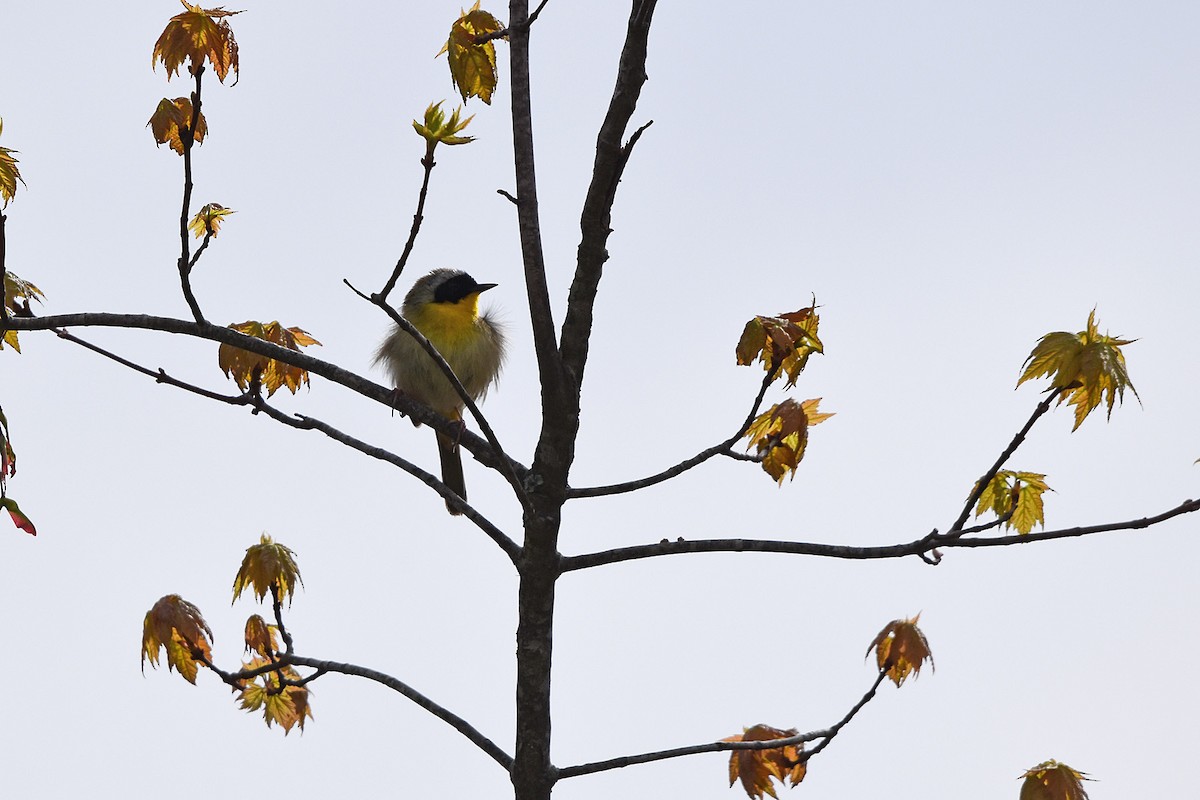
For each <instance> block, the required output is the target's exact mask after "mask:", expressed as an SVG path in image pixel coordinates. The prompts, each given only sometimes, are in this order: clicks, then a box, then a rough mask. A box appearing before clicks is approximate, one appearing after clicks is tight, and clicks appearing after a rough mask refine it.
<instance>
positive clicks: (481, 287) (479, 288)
mask: <svg viewBox="0 0 1200 800" xmlns="http://www.w3.org/2000/svg"><path fill="white" fill-rule="evenodd" d="M499 285H500V284H498V283H477V284H475V292H476V293H479V292H486V291H487V290H488V289H495V288H496V287H497V286H499Z"/></svg>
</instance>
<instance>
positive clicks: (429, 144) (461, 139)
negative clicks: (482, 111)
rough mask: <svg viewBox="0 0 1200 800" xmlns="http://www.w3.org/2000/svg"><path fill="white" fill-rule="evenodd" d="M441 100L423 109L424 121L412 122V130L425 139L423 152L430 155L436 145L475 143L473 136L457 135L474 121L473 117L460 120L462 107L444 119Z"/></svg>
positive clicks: (442, 101)
mask: <svg viewBox="0 0 1200 800" xmlns="http://www.w3.org/2000/svg"><path fill="white" fill-rule="evenodd" d="M444 102H446V101H445V100H441V101H439V102H437V103H430V104H429V107H428V108H426V109H425V120H424V121H423V122H417V121H416V120H415V119H414V120H413V130H415V131H416V132H417V133H419V134H420V135H421V136H422V137H424V139H425V150H426V152H427V153H430V154H432V153H433V148H435V147H437V145H438V143H439V142H441V143H442V144H446V145H456V144H470V143H471V142H473V141H475V137H474V136H459V135H458V134H459V133H460V132H461V131H462V129H463V128H465V127H467V125H469V124H471V120H473V119H475V115H474V114H472V115H471V116H469V117H467V118H466V119H462V120H460V119H459V117H460V116H461V114H462V106H459V107H458V108H456V109H455V110H454V111H453V112H452V113H451V114H450V119H449V120H447V119H446V112H444V111H442V103H444Z"/></svg>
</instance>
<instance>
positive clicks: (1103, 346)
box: [1017, 309, 1137, 430]
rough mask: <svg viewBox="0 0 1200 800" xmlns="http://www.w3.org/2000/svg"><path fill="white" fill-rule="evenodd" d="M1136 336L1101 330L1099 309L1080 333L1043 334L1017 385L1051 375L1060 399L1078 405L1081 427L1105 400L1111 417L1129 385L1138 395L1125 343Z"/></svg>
mask: <svg viewBox="0 0 1200 800" xmlns="http://www.w3.org/2000/svg"><path fill="white" fill-rule="evenodd" d="M1134 341H1135V340H1133V339H1121V338H1119V337H1116V336H1109V335H1108V334H1101V333H1100V331H1099V328H1098V326H1097V325H1096V310H1095V309H1092V312H1091V313H1090V314H1088V321H1087V328H1086V329H1084V330H1082V331H1080V332H1079V333H1066V332H1065V331H1056V332H1054V333H1048V334H1046V335H1045V336H1043V337H1042V338H1041V341H1039V342H1038V343H1037V346H1036V347H1034V348H1033V352H1031V353H1030V354H1029V358H1027V359H1026V360H1025V372H1024V373H1022V375H1021V378H1020V380H1018V381H1017V386H1020V385H1021V384H1022V383H1024V382H1025V381H1028V380H1033V379H1035V378H1041V377H1044V376H1051V380H1050V388H1051V389H1061V390H1062V393H1061V394H1059V396H1058V402H1059V403H1060V404H1061V403H1063V402H1066V403H1068V404H1069V405H1072V406H1075V427H1074V428H1072V429H1071V430H1078V429H1079V426H1080V425H1082V424H1083V421H1084V420H1085V419H1087V416H1088V414H1091V413H1092V411H1094V410H1095V409H1096V407H1097V406H1099V405H1100V403H1101V402H1104V403H1105V404H1106V405H1107V407H1108V416H1109V417H1112V410H1113V404H1114V403H1115V402H1116V401H1117V400H1120V401H1122V402H1124V400H1125V389H1126V387H1128V388H1129V389H1130V390H1131V391H1132V392H1133V394H1134V396H1135V397H1136V396H1137V389H1135V388H1134V386H1133V383H1132V382H1130V380H1129V372H1128V370H1127V369H1126V367H1125V355H1124V354H1123V353H1122V352H1121V348H1122V347H1123V346H1124V345H1127V344H1132V343H1133V342H1134Z"/></svg>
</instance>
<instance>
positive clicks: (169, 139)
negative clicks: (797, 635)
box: [146, 97, 208, 155]
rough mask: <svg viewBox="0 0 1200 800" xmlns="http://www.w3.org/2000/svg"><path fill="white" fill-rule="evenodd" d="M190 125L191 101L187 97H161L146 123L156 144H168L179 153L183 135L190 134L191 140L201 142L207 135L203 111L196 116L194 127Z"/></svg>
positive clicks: (180, 153) (196, 142) (181, 151)
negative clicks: (172, 98)
mask: <svg viewBox="0 0 1200 800" xmlns="http://www.w3.org/2000/svg"><path fill="white" fill-rule="evenodd" d="M191 125H192V101H191V100H190V99H189V98H187V97H176V98H175V99H174V100H168V99H167V98H165V97H164V98H163V99H162V100H159V101H158V108H156V109H154V114H153V116H151V117H150V121H149V122H147V123H146V127H147V128H149V129H150V132H151V133H152V134H153V135H154V141H155V142H156V143H157V144H165V145H169V146H170V148H171V149H172V150H174V151H175V152H176V153H178V154H179V155H183V152H184V142H183V137H184V136H185V135H190V136H191V141H190V142H189V143H192V142H194V143H195V144H201V143H202V142H203V141H204V137H205V136H207V135H208V121H207V120H205V119H204V113H203V112H201V113H200V114H198V115H197V116H196V129H195V130H192V129H191Z"/></svg>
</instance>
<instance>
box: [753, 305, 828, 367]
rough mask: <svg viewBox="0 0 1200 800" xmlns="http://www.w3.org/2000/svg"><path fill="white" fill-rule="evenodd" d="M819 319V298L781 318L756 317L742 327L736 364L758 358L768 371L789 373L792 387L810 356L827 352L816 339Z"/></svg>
mask: <svg viewBox="0 0 1200 800" xmlns="http://www.w3.org/2000/svg"><path fill="white" fill-rule="evenodd" d="M820 322H821V319H820V317H819V316H818V315H817V301H816V299H814V300H813V304H812V305H811V306H809V307H808V308H802V309H800V310H799V311H792V312H789V313H787V314H780V315H779V316H778V317H755V318H754V319H752V320H750V321H749V322H747V323H746V327H745V328H743V329H742V338H741V339H739V340H738V344H737V350H736V353H737V363H738V364H739V365H742V366H748V365H750V364H753V363H754V362H755V361H756V360H757V361H761V362H762V365H763V369H764V370H766V371H767V372H775V374H776V376H779V375H786V376H787V379H788V380H787V386H788V388H791V387H793V386H795V385H796V379H797V378H799V377H800V373H801V372H802V371H803V370H804V367H805V366H807V365H808V357H809V356H810V355H812V354H813V353H824V352H825V346H824V345H822V344H821V340H820V339H819V338H817V327H818V326H819V325H820Z"/></svg>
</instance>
